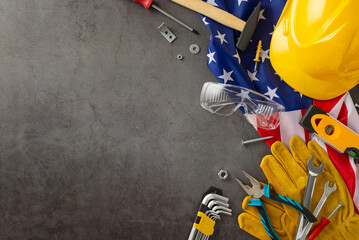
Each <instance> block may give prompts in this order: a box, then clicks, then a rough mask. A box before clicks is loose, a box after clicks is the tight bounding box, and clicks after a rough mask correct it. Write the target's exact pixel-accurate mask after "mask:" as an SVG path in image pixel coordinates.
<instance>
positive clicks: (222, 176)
mask: <svg viewBox="0 0 359 240" xmlns="http://www.w3.org/2000/svg"><path fill="white" fill-rule="evenodd" d="M218 177H219V179H221V180H226V179H227V178H228V172H227V170H220V171H219V172H218Z"/></svg>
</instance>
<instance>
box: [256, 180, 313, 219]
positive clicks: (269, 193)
mask: <svg viewBox="0 0 359 240" xmlns="http://www.w3.org/2000/svg"><path fill="white" fill-rule="evenodd" d="M263 191H264V193H263V194H264V196H265V197H267V198H270V199H272V200H274V201H277V202H280V203H283V204H285V205H288V206H290V207H292V208H294V209H296V210H297V211H298V212H300V213H301V214H303V216H304V217H305V218H306V219H308V221H309V222H311V223H313V222H316V221H317V218H316V217H315V216H314V215H313V214H312V213H311V212H310V211H309V210H308V209H307V208H305V207H304V206H303V205H302V204H300V203H299V202H297V201H295V200H293V199H291V198H289V197H284V196H283V195H280V194H276V193H275V192H273V191H272V190H270V187H269V184H268V186H263Z"/></svg>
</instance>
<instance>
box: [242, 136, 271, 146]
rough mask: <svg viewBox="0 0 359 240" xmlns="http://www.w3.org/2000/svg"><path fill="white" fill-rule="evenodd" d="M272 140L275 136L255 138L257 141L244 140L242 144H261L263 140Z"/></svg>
mask: <svg viewBox="0 0 359 240" xmlns="http://www.w3.org/2000/svg"><path fill="white" fill-rule="evenodd" d="M271 138H273V136H268V137H261V138H255V139H250V140H246V141H243V140H242V144H243V145H245V144H248V143H255V142H259V141H263V140H267V139H271Z"/></svg>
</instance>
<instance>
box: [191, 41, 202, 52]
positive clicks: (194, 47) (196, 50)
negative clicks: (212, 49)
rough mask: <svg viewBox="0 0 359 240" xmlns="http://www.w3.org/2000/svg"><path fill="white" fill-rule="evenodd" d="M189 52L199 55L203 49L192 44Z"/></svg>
mask: <svg viewBox="0 0 359 240" xmlns="http://www.w3.org/2000/svg"><path fill="white" fill-rule="evenodd" d="M189 50H190V52H191V53H193V54H197V53H199V51H200V50H201V48H200V47H199V46H198V44H195V43H194V44H192V45H191V46H190V47H189Z"/></svg>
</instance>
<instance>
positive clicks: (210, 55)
mask: <svg viewBox="0 0 359 240" xmlns="http://www.w3.org/2000/svg"><path fill="white" fill-rule="evenodd" d="M214 54H216V52H211V50H209V53H208V54H207V57H208V58H209V60H208V61H209V62H208V64H211V62H216V59H214Z"/></svg>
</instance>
